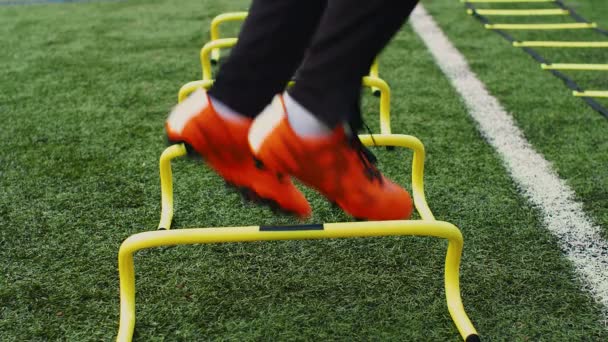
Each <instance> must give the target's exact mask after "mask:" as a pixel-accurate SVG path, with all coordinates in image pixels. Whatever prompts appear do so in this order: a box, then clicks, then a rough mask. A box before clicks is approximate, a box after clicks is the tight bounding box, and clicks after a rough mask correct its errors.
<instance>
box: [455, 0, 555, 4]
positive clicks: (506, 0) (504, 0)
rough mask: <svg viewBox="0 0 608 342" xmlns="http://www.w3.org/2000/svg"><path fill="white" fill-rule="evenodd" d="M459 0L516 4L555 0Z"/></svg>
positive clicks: (461, 0)
mask: <svg viewBox="0 0 608 342" xmlns="http://www.w3.org/2000/svg"><path fill="white" fill-rule="evenodd" d="M460 2H464V3H470V4H507V3H512V4H516V3H526V2H555V0H460Z"/></svg>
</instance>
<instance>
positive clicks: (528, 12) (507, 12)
mask: <svg viewBox="0 0 608 342" xmlns="http://www.w3.org/2000/svg"><path fill="white" fill-rule="evenodd" d="M467 13H468V14H470V15H472V14H474V13H477V14H480V15H485V16H543V15H568V14H570V11H568V10H564V9H525V10H524V9H522V10H518V9H475V10H472V9H468V10H467Z"/></svg>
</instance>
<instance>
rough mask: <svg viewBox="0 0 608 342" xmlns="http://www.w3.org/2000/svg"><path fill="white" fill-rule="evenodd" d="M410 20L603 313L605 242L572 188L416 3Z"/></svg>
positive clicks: (607, 307) (607, 279)
mask: <svg viewBox="0 0 608 342" xmlns="http://www.w3.org/2000/svg"><path fill="white" fill-rule="evenodd" d="M410 23H411V25H412V27H413V29H414V31H415V32H416V33H417V34H418V35H419V36H420V37H421V38H422V40H423V41H424V44H425V45H426V46H427V48H428V49H429V51H430V52H431V54H432V55H433V57H434V58H435V61H436V63H437V65H438V66H439V67H440V68H441V70H443V72H444V73H445V75H446V76H447V77H448V78H449V80H450V82H451V84H452V86H453V87H454V88H455V89H456V91H458V93H459V94H460V96H462V98H463V99H464V101H465V103H466V106H467V107H468V110H469V113H470V115H471V116H472V117H473V119H475V120H476V121H477V123H478V125H479V127H478V129H479V130H480V132H481V133H482V134H483V135H484V137H485V138H486V139H487V140H488V142H489V143H490V144H491V145H492V147H494V149H495V150H496V151H497V152H498V154H499V155H500V156H501V157H502V159H503V161H504V163H505V164H506V167H507V169H508V170H509V172H510V173H511V176H512V178H513V179H514V180H515V182H516V183H517V184H518V186H519V187H520V188H521V189H522V190H523V192H524V193H525V195H526V196H527V197H528V198H529V199H530V201H531V202H532V203H533V204H534V205H535V206H537V207H538V208H539V209H540V210H541V212H542V215H543V220H544V223H545V225H546V227H547V229H549V231H550V232H551V233H553V235H555V236H556V237H557V238H558V239H559V241H560V243H561V248H562V250H563V251H564V253H565V254H566V257H567V258H568V259H569V260H570V261H571V262H572V263H573V264H574V267H575V270H576V272H577V273H578V275H579V276H580V277H581V279H582V281H583V286H584V287H585V289H586V290H588V291H589V292H590V293H591V294H592V295H593V297H594V298H595V299H596V300H597V301H598V302H599V303H601V304H602V305H603V309H604V314H605V315H606V314H608V244H607V243H606V241H605V240H604V239H602V237H601V236H600V230H599V228H598V227H597V226H595V225H594V224H593V223H592V222H591V220H590V219H589V218H588V217H587V215H585V213H584V212H583V206H582V205H581V203H579V202H577V201H576V200H575V199H574V197H575V196H574V191H573V190H572V189H571V188H570V187H569V186H568V185H567V184H566V182H564V181H563V180H562V179H560V178H559V176H558V175H557V173H556V172H555V171H554V170H553V169H552V168H551V165H550V164H549V162H547V160H545V159H544V158H543V156H541V155H540V154H539V153H538V152H536V151H535V150H534V149H533V148H532V146H531V145H530V143H529V142H528V141H527V140H526V139H525V138H524V135H523V133H522V132H521V130H520V129H519V128H518V127H517V126H516V125H515V123H514V121H513V117H512V116H511V115H510V114H509V113H507V112H506V111H505V109H504V108H503V107H502V105H501V104H500V103H499V102H498V100H497V99H496V98H495V97H494V96H492V95H490V93H489V92H488V91H487V90H486V88H485V86H484V84H483V83H482V82H481V81H480V80H479V79H478V78H477V76H476V75H475V74H474V73H473V72H472V71H471V70H470V69H469V66H468V64H467V62H466V60H465V59H464V57H463V56H462V54H460V52H459V51H458V50H456V48H455V47H454V46H453V45H452V43H451V42H450V41H449V40H448V38H447V37H446V36H445V34H444V33H443V31H441V29H440V28H439V27H438V26H437V24H436V23H435V21H434V20H433V18H432V17H431V16H430V15H429V14H428V13H427V12H426V10H425V9H424V7H423V6H422V5H419V6H418V7H417V8H416V9H415V10H414V12H413V13H412V16H411V17H410ZM606 317H608V316H605V317H604V318H606Z"/></svg>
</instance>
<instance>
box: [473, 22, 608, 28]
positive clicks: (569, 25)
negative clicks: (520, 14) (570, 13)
mask: <svg viewBox="0 0 608 342" xmlns="http://www.w3.org/2000/svg"><path fill="white" fill-rule="evenodd" d="M484 27H485V28H487V29H489V30H577V29H589V28H595V27H597V24H596V23H563V24H485V25H484Z"/></svg>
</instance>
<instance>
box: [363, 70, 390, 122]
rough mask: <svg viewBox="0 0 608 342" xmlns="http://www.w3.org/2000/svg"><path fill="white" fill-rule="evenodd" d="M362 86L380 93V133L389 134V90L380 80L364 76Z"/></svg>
mask: <svg viewBox="0 0 608 342" xmlns="http://www.w3.org/2000/svg"><path fill="white" fill-rule="evenodd" d="M363 85H364V86H367V87H371V88H372V89H377V91H379V92H380V133H382V134H391V89H390V87H389V86H388V84H387V83H386V82H385V81H384V80H383V79H381V78H378V77H371V76H365V77H363Z"/></svg>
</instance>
